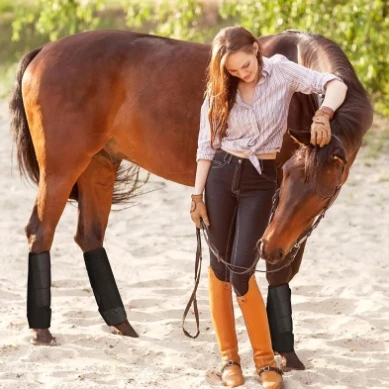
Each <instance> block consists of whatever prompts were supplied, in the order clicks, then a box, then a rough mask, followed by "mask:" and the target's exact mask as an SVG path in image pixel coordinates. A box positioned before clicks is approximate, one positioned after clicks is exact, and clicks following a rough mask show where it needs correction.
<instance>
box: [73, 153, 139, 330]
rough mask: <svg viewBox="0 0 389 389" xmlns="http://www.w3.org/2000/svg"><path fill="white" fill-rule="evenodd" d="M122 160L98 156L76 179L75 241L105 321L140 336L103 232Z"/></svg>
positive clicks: (118, 328)
mask: <svg viewBox="0 0 389 389" xmlns="http://www.w3.org/2000/svg"><path fill="white" fill-rule="evenodd" d="M119 165H120V161H117V163H112V161H111V160H110V159H108V158H107V157H103V156H100V155H95V156H94V157H93V159H92V161H91V162H90V164H89V166H88V168H87V169H86V170H85V171H84V172H83V173H82V174H81V176H80V177H79V178H78V180H77V191H78V209H79V216H78V226H77V233H76V236H75V238H74V239H75V241H76V243H77V244H78V245H79V246H80V248H81V249H82V251H83V253H84V259H85V265H86V268H87V272H88V276H89V280H90V283H91V286H92V289H93V293H94V295H95V298H96V302H97V305H98V307H99V312H100V314H101V316H102V317H103V319H104V321H105V322H106V323H107V324H108V325H109V326H111V327H114V328H115V329H116V330H115V331H116V332H118V333H119V334H121V335H125V336H131V337H138V335H137V333H136V332H135V330H134V329H133V328H132V326H131V325H130V323H129V322H128V320H127V314H126V311H125V309H124V305H123V302H122V299H121V296H120V293H119V290H118V287H117V285H116V281H115V277H114V275H113V272H112V269H111V265H110V263H109V260H108V256H107V253H106V251H105V249H104V247H103V241H104V235H105V231H106V228H107V224H108V217H109V213H110V211H111V204H112V195H113V189H114V183H115V177H116V173H117V169H118V167H119Z"/></svg>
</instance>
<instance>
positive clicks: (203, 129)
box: [196, 98, 216, 162]
mask: <svg viewBox="0 0 389 389" xmlns="http://www.w3.org/2000/svg"><path fill="white" fill-rule="evenodd" d="M208 110H209V99H208V98H205V99H204V102H203V105H202V106H201V112H200V131H199V139H198V147H197V154H196V162H197V161H198V160H199V159H209V160H213V157H214V156H215V153H216V150H215V149H213V148H212V147H211V126H210V125H209V119H208Z"/></svg>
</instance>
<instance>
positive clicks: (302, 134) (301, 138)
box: [288, 128, 311, 146]
mask: <svg viewBox="0 0 389 389" xmlns="http://www.w3.org/2000/svg"><path fill="white" fill-rule="evenodd" d="M288 133H289V136H290V137H291V138H292V139H293V140H294V141H295V142H296V143H298V144H299V145H302V146H308V145H310V143H311V131H310V130H302V131H296V130H293V129H291V128H288Z"/></svg>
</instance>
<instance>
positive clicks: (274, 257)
mask: <svg viewBox="0 0 389 389" xmlns="http://www.w3.org/2000/svg"><path fill="white" fill-rule="evenodd" d="M283 258H284V250H283V249H281V248H278V249H276V250H274V251H273V252H272V253H271V254H270V255H269V258H268V261H269V262H270V263H272V264H275V263H277V262H279V261H281V260H282V259H283Z"/></svg>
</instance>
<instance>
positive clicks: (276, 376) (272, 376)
mask: <svg viewBox="0 0 389 389" xmlns="http://www.w3.org/2000/svg"><path fill="white" fill-rule="evenodd" d="M282 374H283V373H282V371H281V370H280V369H279V368H278V367H272V366H265V367H263V368H262V369H261V370H259V371H258V375H259V382H260V383H261V385H262V386H263V387H264V388H265V389H281V388H282V386H283V381H284V380H283V378H282Z"/></svg>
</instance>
